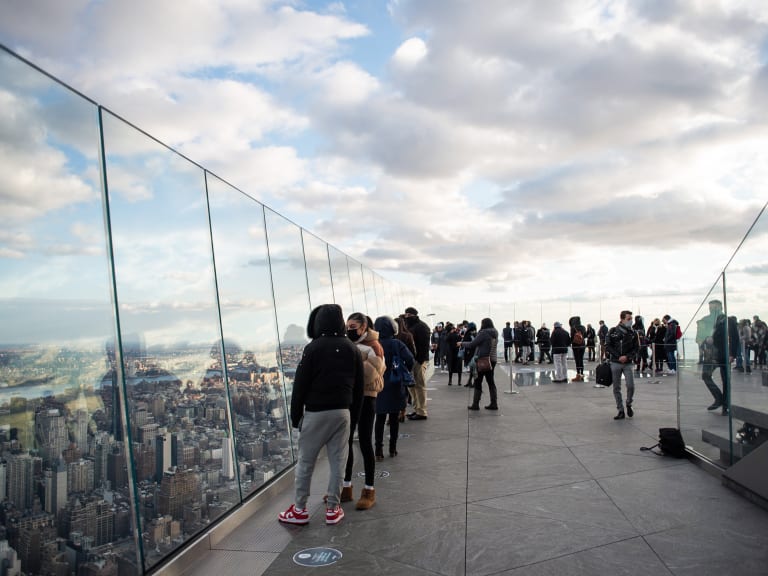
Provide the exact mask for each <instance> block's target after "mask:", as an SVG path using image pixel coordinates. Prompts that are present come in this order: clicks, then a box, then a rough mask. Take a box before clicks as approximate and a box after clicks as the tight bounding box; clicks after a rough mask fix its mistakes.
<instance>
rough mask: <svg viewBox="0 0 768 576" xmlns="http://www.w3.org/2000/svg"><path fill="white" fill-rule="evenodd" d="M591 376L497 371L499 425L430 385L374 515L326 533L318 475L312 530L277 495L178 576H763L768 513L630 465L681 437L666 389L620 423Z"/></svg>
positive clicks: (443, 380) (653, 392) (386, 467)
mask: <svg viewBox="0 0 768 576" xmlns="http://www.w3.org/2000/svg"><path fill="white" fill-rule="evenodd" d="M544 366H545V367H546V368H550V366H548V365H544ZM593 367H594V364H591V363H588V364H587V371H588V374H587V381H586V382H583V383H575V382H571V383H568V384H553V383H552V382H551V378H552V377H551V372H549V371H548V370H541V368H543V367H542V366H538V365H532V366H515V365H513V366H512V367H511V369H510V366H509V365H506V364H503V363H500V364H499V365H498V366H497V367H496V379H497V385H498V386H499V402H500V405H501V410H499V411H498V412H491V411H486V410H481V411H479V412H471V413H469V412H468V411H467V408H466V407H467V404H468V402H469V394H470V392H469V391H470V389H469V388H464V387H457V386H456V385H455V382H454V385H453V386H451V387H449V386H447V375H445V374H440V373H437V374H435V375H433V376H432V378H431V379H430V381H429V391H428V395H429V404H428V407H429V419H428V420H425V421H418V422H410V421H406V423H404V424H403V425H402V426H401V436H402V437H401V439H400V440H399V441H398V452H399V455H398V456H397V457H395V458H389V457H387V458H386V459H385V461H384V462H382V463H380V464H379V465H378V467H377V474H378V475H379V476H380V477H379V478H377V481H376V494H377V503H376V506H375V507H374V508H372V509H371V510H368V511H365V512H359V511H356V510H355V509H354V504H353V503H349V504H345V505H344V508H345V511H346V518H345V519H344V520H343V521H342V522H341V523H340V524H338V525H336V526H326V525H325V522H324V518H323V515H322V509H321V504H322V503H321V501H320V497H321V495H322V493H323V489H324V486H325V482H326V479H327V466H325V463H321V464H319V466H318V469H317V471H316V478H315V480H314V482H313V491H314V493H315V494H316V495H313V497H311V499H310V507H311V508H312V520H311V522H310V524H309V525H308V526H305V527H293V526H284V525H281V524H279V523H278V521H277V513H278V512H279V511H281V510H283V509H284V508H286V507H287V506H288V505H289V504H290V503H291V501H292V493H291V492H290V491H289V492H286V493H284V494H281V495H280V497H278V498H274V499H273V500H272V502H270V503H269V504H268V505H267V506H266V508H265V509H264V513H262V514H259V515H257V516H253V517H251V518H250V519H249V520H248V521H247V522H246V523H244V524H243V525H242V526H240V527H239V528H238V529H237V530H236V531H235V532H234V533H233V534H231V535H230V536H228V537H227V538H226V539H224V540H223V541H222V542H221V543H220V544H219V545H218V546H217V547H216V549H214V550H211V551H210V552H209V553H208V554H207V556H206V557H205V558H203V560H202V561H200V562H198V563H197V565H196V566H195V568H194V570H193V571H192V572H188V573H187V575H192V576H198V575H200V576H202V575H205V576H208V575H210V574H222V575H224V574H226V575H235V576H237V575H240V574H242V575H245V574H248V575H254V574H267V575H283V574H285V575H288V574H302V573H308V572H310V571H313V570H317V571H318V572H317V573H323V572H326V573H333V574H342V575H343V574H349V575H353V574H354V575H359V574H371V575H373V574H376V575H379V574H392V575H394V574H398V575H399V574H416V575H418V574H424V575H427V574H431V575H435V574H444V575H455V576H458V575H464V574H467V575H485V574H507V575H515V576H534V575H545V574H549V575H558V576H560V575H566V576H567V575H590V574H595V575H601V576H602V575H613V574H622V575H648V576H658V575H665V574H674V575H678V576H684V575H685V576H687V575H690V576H707V575H712V576H715V575H716V576H726V575H730V574H733V575H734V576H736V575H738V576H751V575H754V576H757V575H765V574H768V512H766V511H765V510H763V509H761V508H759V507H757V506H755V505H754V504H752V503H750V502H748V501H747V500H745V499H743V498H741V497H740V496H738V495H737V494H735V493H733V492H731V491H730V490H728V489H727V488H724V487H723V486H722V485H721V484H720V481H719V480H718V479H717V478H716V477H714V476H713V475H711V474H708V473H707V472H705V471H704V470H702V469H701V468H699V467H698V466H696V465H695V464H693V463H691V462H689V461H687V460H675V459H670V458H668V457H664V456H657V455H655V454H653V453H650V452H642V451H640V447H641V446H648V445H651V444H653V443H654V442H655V439H656V437H657V434H658V428H659V427H662V426H674V425H675V423H676V403H675V394H676V392H675V379H674V378H672V377H670V378H668V379H661V380H659V379H658V378H656V379H640V380H638V382H637V385H636V387H637V390H636V394H635V402H634V407H635V417H634V418H633V419H626V420H623V421H618V422H616V421H614V420H613V418H612V417H613V415H614V414H615V407H614V400H613V395H612V390H611V389H610V388H608V389H601V388H595V387H594V384H593V382H592V381H591V379H592V374H591V369H592V368H593ZM571 375H573V374H571ZM465 382H466V375H465ZM487 398H488V396H487V389H486V393H485V394H484V398H483V400H484V401H486V400H487ZM355 463H356V470H355V472H356V474H357V473H358V472H361V471H362V460H361V458H360V457H359V454H358V457H357V458H356V460H355ZM362 483H363V482H362V478H358V477H356V478H355V495H356V496H358V495H359V492H360V489H361V488H362ZM313 548H326V549H330V551H329V550H325V551H312V550H308V549H313ZM302 551H304V552H302ZM337 553H339V554H340V555H341V557H340V558H338V559H337V560H336V561H335V562H333V563H332V564H330V565H328V566H326V567H304V566H301V565H299V564H298V563H297V561H298V562H304V563H307V562H310V563H311V562H313V561H321V562H322V561H324V560H325V561H331V560H332V558H333V556H334V555H336V554H337Z"/></svg>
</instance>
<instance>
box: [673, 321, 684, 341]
mask: <svg viewBox="0 0 768 576" xmlns="http://www.w3.org/2000/svg"><path fill="white" fill-rule="evenodd" d="M682 337H683V331H682V329H681V328H680V324H678V325H677V330H675V340H680V338H682Z"/></svg>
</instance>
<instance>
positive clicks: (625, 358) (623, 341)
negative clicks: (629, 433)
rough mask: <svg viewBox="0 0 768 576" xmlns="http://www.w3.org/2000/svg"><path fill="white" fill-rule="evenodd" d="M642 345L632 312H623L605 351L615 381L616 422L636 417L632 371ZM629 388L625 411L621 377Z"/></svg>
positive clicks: (606, 342) (611, 332)
mask: <svg viewBox="0 0 768 576" xmlns="http://www.w3.org/2000/svg"><path fill="white" fill-rule="evenodd" d="M639 348H640V343H639V340H638V338H637V332H635V331H634V330H633V329H632V312H630V311H629V310H622V311H621V314H620V315H619V324H618V325H617V326H614V327H613V328H611V329H610V330H609V331H608V336H607V337H606V339H605V351H606V354H607V355H608V359H609V360H610V361H611V377H612V379H613V398H614V399H615V400H616V408H617V409H618V414H616V416H614V417H613V419H614V420H623V419H624V418H625V417H626V416H629V417H630V418H632V416H634V415H635V412H634V410H633V409H632V400H633V398H634V396H635V379H634V376H633V374H632V369H633V366H634V363H635V358H636V357H637V354H638V350H639ZM622 374H623V375H624V382H625V383H626V386H627V409H626V412H625V411H624V401H623V399H622V397H621V375H622Z"/></svg>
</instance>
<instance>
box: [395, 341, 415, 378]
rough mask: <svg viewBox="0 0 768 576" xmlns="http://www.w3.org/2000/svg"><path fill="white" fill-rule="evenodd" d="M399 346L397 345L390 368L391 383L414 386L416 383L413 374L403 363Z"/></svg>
mask: <svg viewBox="0 0 768 576" xmlns="http://www.w3.org/2000/svg"><path fill="white" fill-rule="evenodd" d="M397 348H398V347H397V345H395V346H394V347H393V348H392V349H391V351H392V366H390V368H389V382H390V383H391V384H401V383H402V384H405V385H406V386H409V387H410V386H413V385H414V384H415V381H414V379H413V374H411V372H410V370H408V367H407V366H406V365H405V364H404V363H403V359H402V358H400V353H399V352H398V351H397Z"/></svg>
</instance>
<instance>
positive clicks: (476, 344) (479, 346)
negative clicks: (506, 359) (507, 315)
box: [463, 328, 499, 362]
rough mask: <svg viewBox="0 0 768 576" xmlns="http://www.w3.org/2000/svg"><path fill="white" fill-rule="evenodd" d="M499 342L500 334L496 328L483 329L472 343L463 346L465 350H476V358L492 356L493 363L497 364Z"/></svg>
mask: <svg viewBox="0 0 768 576" xmlns="http://www.w3.org/2000/svg"><path fill="white" fill-rule="evenodd" d="M498 340H499V333H498V331H497V330H496V328H481V329H480V331H479V332H478V333H477V336H475V337H474V338H473V339H472V342H465V343H464V344H463V346H464V349H465V350H474V351H475V354H474V355H475V356H476V357H477V358H480V357H481V356H490V357H491V362H496V344H497V342H498Z"/></svg>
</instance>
